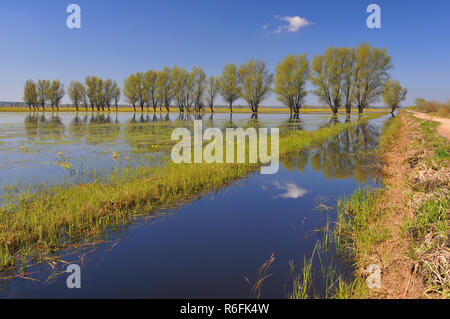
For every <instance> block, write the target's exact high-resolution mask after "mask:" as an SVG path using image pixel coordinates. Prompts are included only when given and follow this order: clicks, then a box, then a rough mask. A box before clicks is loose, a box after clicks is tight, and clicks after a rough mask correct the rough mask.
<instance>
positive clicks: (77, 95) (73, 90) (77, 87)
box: [67, 81, 86, 112]
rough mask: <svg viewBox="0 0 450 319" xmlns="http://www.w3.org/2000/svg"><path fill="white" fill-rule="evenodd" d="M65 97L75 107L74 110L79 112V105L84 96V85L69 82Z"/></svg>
mask: <svg viewBox="0 0 450 319" xmlns="http://www.w3.org/2000/svg"><path fill="white" fill-rule="evenodd" d="M67 95H68V96H69V98H70V100H71V101H72V103H73V106H75V109H76V110H77V112H78V110H79V105H80V103H81V102H82V101H83V98H84V96H85V95H86V91H85V88H84V85H83V84H82V83H80V82H78V81H72V82H70V85H69V87H68V89H67Z"/></svg>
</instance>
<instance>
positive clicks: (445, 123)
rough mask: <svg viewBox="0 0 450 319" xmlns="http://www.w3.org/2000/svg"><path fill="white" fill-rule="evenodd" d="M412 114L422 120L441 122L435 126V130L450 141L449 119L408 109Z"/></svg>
mask: <svg viewBox="0 0 450 319" xmlns="http://www.w3.org/2000/svg"><path fill="white" fill-rule="evenodd" d="M408 112H410V113H412V114H414V116H416V117H418V118H420V119H423V120H430V121H434V122H438V123H441V125H439V126H438V127H437V128H436V131H437V133H438V134H439V135H441V136H443V137H446V138H447V140H449V141H450V119H445V118H442V117H436V116H430V115H427V114H424V113H419V112H413V111H408Z"/></svg>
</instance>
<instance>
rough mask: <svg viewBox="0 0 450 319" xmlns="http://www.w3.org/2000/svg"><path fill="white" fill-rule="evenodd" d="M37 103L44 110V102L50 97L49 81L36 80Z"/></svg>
mask: <svg viewBox="0 0 450 319" xmlns="http://www.w3.org/2000/svg"><path fill="white" fill-rule="evenodd" d="M36 92H37V103H38V105H40V106H41V107H42V109H43V110H44V111H45V103H46V102H47V101H48V100H49V99H50V81H49V80H38V81H37V85H36Z"/></svg>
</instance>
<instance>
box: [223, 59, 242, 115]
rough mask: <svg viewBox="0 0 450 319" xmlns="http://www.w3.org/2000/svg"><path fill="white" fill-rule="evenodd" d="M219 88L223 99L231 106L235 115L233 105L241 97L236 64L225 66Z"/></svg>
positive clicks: (231, 110)
mask: <svg viewBox="0 0 450 319" xmlns="http://www.w3.org/2000/svg"><path fill="white" fill-rule="evenodd" d="M219 86H220V94H221V95H222V98H223V99H224V101H225V102H227V103H228V104H229V105H230V112H231V113H233V103H234V101H236V100H237V99H238V98H239V97H240V96H241V86H240V83H239V79H238V74H237V67H236V65H235V64H227V65H225V67H224V68H223V71H222V75H221V76H220V81H219Z"/></svg>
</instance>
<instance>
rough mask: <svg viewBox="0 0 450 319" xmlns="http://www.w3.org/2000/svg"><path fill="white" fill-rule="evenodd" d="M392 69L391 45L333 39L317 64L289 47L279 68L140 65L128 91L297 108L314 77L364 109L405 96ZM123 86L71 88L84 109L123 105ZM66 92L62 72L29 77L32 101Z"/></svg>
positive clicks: (333, 105) (201, 103)
mask: <svg viewBox="0 0 450 319" xmlns="http://www.w3.org/2000/svg"><path fill="white" fill-rule="evenodd" d="M391 69H392V63H391V57H390V56H389V55H388V54H387V52H386V50H385V49H379V48H373V47H371V46H370V45H369V44H367V43H363V44H360V45H359V46H358V47H356V48H346V47H341V48H335V47H330V48H328V49H327V50H326V52H325V53H324V54H322V55H316V56H314V58H313V61H312V63H311V64H310V63H309V61H308V60H307V59H306V55H305V54H302V55H299V56H294V55H289V56H287V57H286V58H285V59H284V60H283V61H281V62H279V63H278V65H277V66H276V69H275V75H274V74H272V73H271V72H270V71H269V70H268V69H267V65H266V63H265V62H262V61H254V60H253V59H251V60H250V61H249V62H247V63H244V64H242V65H240V66H239V67H237V66H236V65H235V64H227V65H226V66H225V67H224V69H223V71H222V74H221V75H219V76H210V77H207V76H206V74H205V72H204V71H203V69H202V68H201V67H194V68H192V70H191V71H190V72H189V71H187V70H185V69H184V68H182V67H178V66H175V67H173V68H169V67H164V69H163V70H161V71H155V70H149V71H147V72H145V73H144V72H138V73H136V74H131V75H130V76H129V77H128V78H126V79H125V81H124V88H123V95H124V96H125V98H126V100H127V102H128V103H130V104H131V105H132V106H133V108H134V110H135V111H136V108H137V107H140V108H141V110H142V111H143V110H144V108H147V110H149V108H153V110H154V111H156V110H157V109H158V108H159V110H160V111H162V109H163V108H165V109H166V110H167V111H170V107H171V105H176V106H177V107H178V108H179V110H180V112H185V111H187V112H190V111H192V110H194V111H195V112H201V111H202V110H203V108H204V107H205V105H207V106H208V107H209V108H210V109H211V112H214V104H215V101H216V99H217V97H218V96H219V95H221V96H222V98H223V100H224V101H225V102H226V103H227V104H228V105H229V108H230V112H233V103H234V102H235V101H236V100H237V99H239V98H242V99H243V100H245V101H246V102H247V104H248V105H249V107H250V109H251V111H252V112H253V113H258V109H259V106H260V104H261V102H262V101H263V100H264V99H265V98H267V96H268V95H269V94H270V93H271V92H272V91H274V93H275V94H276V95H277V99H278V100H279V101H280V102H281V103H283V104H284V105H286V106H287V107H289V109H290V112H291V114H292V113H293V114H298V113H299V111H300V109H301V107H302V106H303V105H304V101H305V97H306V96H307V94H308V90H307V88H306V86H307V83H308V81H311V84H312V85H313V86H314V90H313V91H312V93H314V94H315V95H316V96H317V97H318V98H319V100H320V102H321V103H323V104H325V105H328V106H329V107H330V109H331V111H332V112H333V113H334V114H337V112H338V111H339V109H340V108H344V107H345V109H346V111H347V113H351V109H352V107H357V108H358V110H359V112H360V113H362V112H363V111H364V109H365V108H366V107H368V106H369V105H371V104H373V103H375V102H376V101H378V100H379V99H380V97H381V96H382V97H383V99H384V102H385V103H386V105H387V106H389V107H391V108H392V111H394V110H395V109H396V108H398V107H399V106H400V103H401V102H402V101H404V100H405V98H406V94H407V90H406V89H405V88H403V87H401V85H400V83H399V82H398V81H394V80H391V79H390V75H389V72H390V70H391ZM274 82H275V85H274V87H273V84H274ZM120 94H121V90H120V88H119V87H118V85H117V83H116V82H114V81H112V80H110V79H107V80H102V79H100V78H98V77H95V76H92V77H91V76H89V77H87V78H86V80H85V84H84V85H83V84H82V83H80V82H71V83H70V86H69V89H68V95H69V97H70V99H71V101H72V103H73V105H74V106H75V108H76V109H77V110H78V108H79V105H81V104H83V105H84V106H85V108H86V109H87V108H88V107H89V106H90V107H91V108H92V110H94V107H96V108H97V110H105V107H106V108H107V109H108V110H110V107H111V105H112V103H113V102H114V104H115V106H116V110H117V104H118V101H119V99H120ZM63 96H64V86H63V85H62V84H61V83H60V82H59V81H58V80H56V81H53V82H52V83H50V82H49V81H46V80H39V81H38V82H37V84H35V83H34V82H33V81H32V80H28V81H27V83H26V85H25V94H24V101H25V102H26V103H27V104H28V105H29V107H30V109H31V108H32V107H34V108H39V107H42V108H45V103H46V102H49V103H50V104H51V105H52V108H53V107H56V108H57V109H58V105H59V103H60V101H61V99H62V97H63Z"/></svg>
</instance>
